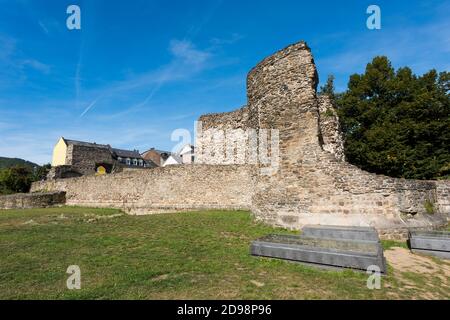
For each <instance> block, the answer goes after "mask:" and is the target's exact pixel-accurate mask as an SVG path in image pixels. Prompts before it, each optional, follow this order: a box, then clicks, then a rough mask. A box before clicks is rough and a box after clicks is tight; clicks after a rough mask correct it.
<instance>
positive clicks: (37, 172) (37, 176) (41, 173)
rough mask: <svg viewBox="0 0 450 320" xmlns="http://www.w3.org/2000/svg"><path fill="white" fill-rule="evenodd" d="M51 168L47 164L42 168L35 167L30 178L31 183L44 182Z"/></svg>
mask: <svg viewBox="0 0 450 320" xmlns="http://www.w3.org/2000/svg"><path fill="white" fill-rule="evenodd" d="M51 167H52V165H51V164H50V163H47V164H45V165H43V166H39V167H35V168H34V170H33V173H32V177H31V178H32V180H33V181H41V180H45V179H46V177H47V174H48V172H49V171H50V169H51Z"/></svg>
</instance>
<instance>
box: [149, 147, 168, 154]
mask: <svg viewBox="0 0 450 320" xmlns="http://www.w3.org/2000/svg"><path fill="white" fill-rule="evenodd" d="M149 151H154V152H156V153H159V154H162V153H166V154H172V152H170V151H164V150H158V149H155V148H151V149H148V150H147V151H144V152H142V154H144V153H147V152H149Z"/></svg>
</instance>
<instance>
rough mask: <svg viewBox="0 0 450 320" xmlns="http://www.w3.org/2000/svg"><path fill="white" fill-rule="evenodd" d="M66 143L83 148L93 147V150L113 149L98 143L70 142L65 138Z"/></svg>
mask: <svg viewBox="0 0 450 320" xmlns="http://www.w3.org/2000/svg"><path fill="white" fill-rule="evenodd" d="M63 140H64V142H65V143H66V144H67V145H70V144H71V145H75V146H83V147H91V148H101V149H111V146H110V145H109V144H98V143H95V142H94V143H92V142H85V141H78V140H69V139H65V138H63Z"/></svg>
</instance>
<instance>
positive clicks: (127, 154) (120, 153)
mask: <svg viewBox="0 0 450 320" xmlns="http://www.w3.org/2000/svg"><path fill="white" fill-rule="evenodd" d="M62 139H63V140H64V142H65V143H66V145H75V146H83V147H90V148H99V149H107V150H109V151H110V152H111V154H112V155H113V156H116V157H121V158H135V159H142V157H141V155H140V154H139V151H137V150H124V149H116V148H112V147H111V146H110V145H109V144H98V143H95V142H94V143H92V142H85V141H78V140H70V139H65V138H64V137H63V138H62Z"/></svg>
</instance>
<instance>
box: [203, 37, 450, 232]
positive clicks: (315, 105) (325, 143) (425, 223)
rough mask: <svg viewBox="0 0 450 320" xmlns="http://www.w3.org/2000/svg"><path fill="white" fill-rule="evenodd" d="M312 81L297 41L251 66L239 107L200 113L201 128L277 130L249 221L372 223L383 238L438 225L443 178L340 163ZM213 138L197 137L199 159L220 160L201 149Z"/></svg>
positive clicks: (334, 129) (330, 110)
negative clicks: (275, 166)
mask: <svg viewBox="0 0 450 320" xmlns="http://www.w3.org/2000/svg"><path fill="white" fill-rule="evenodd" d="M317 84H318V77H317V71H316V68H315V64H314V60H313V57H312V55H311V52H310V49H309V48H308V47H307V46H306V44H305V43H303V42H301V43H297V44H294V45H292V46H289V47H287V48H285V49H283V50H281V51H279V52H277V53H275V54H274V55H272V56H270V57H268V58H266V59H264V60H263V61H262V62H261V63H260V64H258V65H257V66H256V67H255V68H253V69H252V70H251V72H250V73H249V75H248V78H247V94H248V105H247V106H246V107H245V108H244V109H241V110H237V111H234V112H232V113H225V114H222V116H221V115H220V114H214V115H206V116H203V117H201V118H200V121H202V129H203V132H204V128H205V127H206V128H214V126H217V128H224V127H230V128H235V127H236V124H238V126H239V127H243V126H244V125H247V128H253V129H256V130H257V131H258V130H260V129H263V128H265V129H269V128H271V129H278V130H279V149H280V156H279V170H278V171H277V172H276V173H274V174H272V175H265V174H261V173H260V172H259V174H257V177H256V180H257V184H256V185H255V189H254V194H253V196H252V211H253V213H254V214H255V216H256V218H257V219H260V220H263V221H265V222H268V223H270V224H273V225H278V226H283V227H287V228H292V229H300V228H301V227H302V226H303V225H305V224H334V225H356V226H367V225H372V226H375V227H376V228H377V229H379V231H380V233H381V235H382V236H383V237H384V238H386V237H389V236H390V235H400V236H405V233H406V231H407V228H409V229H414V228H417V229H421V228H424V229H427V228H433V227H438V226H442V225H445V224H446V223H447V215H448V213H449V212H450V210H449V207H448V188H449V185H450V184H449V183H448V182H445V181H443V182H436V181H418V180H404V179H395V178H391V177H386V176H382V175H376V174H371V173H368V172H365V171H363V170H361V169H359V168H357V167H356V166H353V165H351V164H349V163H346V162H345V155H344V146H343V137H342V134H341V133H340V131H339V119H338V117H337V113H336V110H335V109H334V107H333V106H332V104H331V101H330V99H329V98H327V97H318V96H317V91H316V89H317ZM242 114H245V115H246V116H245V117H241V116H240V115H242ZM231 115H233V117H231ZM216 142H217V141H212V140H211V139H208V138H205V137H204V136H202V135H201V134H198V136H197V143H200V144H201V145H202V149H201V151H202V153H203V154H202V157H201V159H202V161H204V162H205V163H220V161H217V160H216V159H214V157H213V156H212V155H215V152H209V151H208V149H211V150H213V149H214V150H217V148H218V147H217V145H216V144H215V143H216ZM258 167H261V165H258ZM427 202H430V203H433V211H434V213H433V214H430V213H427V210H426V206H425V204H426V203H427Z"/></svg>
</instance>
